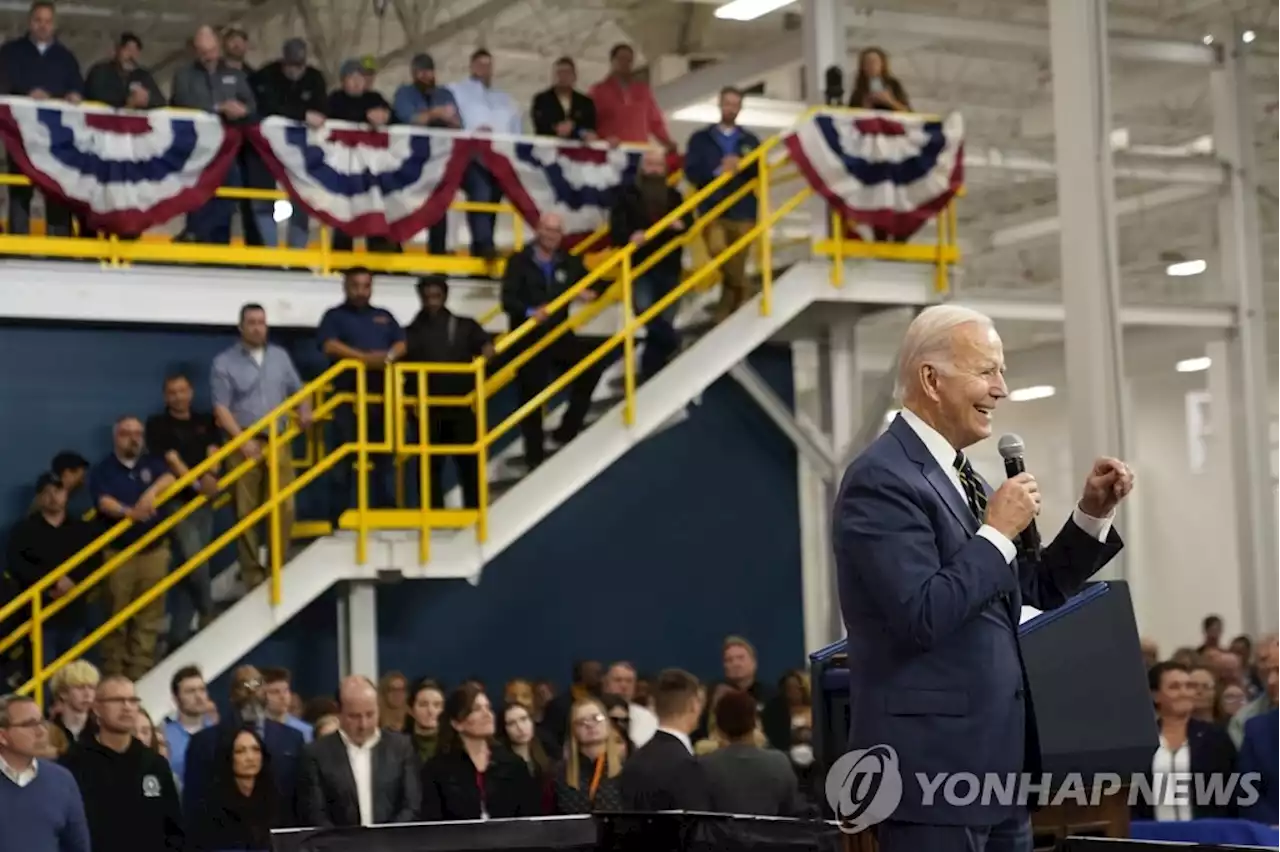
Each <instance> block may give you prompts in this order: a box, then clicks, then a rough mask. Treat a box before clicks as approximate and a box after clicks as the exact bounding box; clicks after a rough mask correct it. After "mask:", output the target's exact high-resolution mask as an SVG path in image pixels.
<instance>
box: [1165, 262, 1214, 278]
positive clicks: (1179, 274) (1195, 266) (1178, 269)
mask: <svg viewBox="0 0 1280 852" xmlns="http://www.w3.org/2000/svg"><path fill="white" fill-rule="evenodd" d="M1208 268H1209V264H1208V263H1206V262H1204V261H1203V260H1183V261H1179V262H1178V263H1171V264H1169V265H1168V266H1167V267H1165V270H1164V272H1165V274H1166V275H1168V276H1169V277H1170V278H1190V277H1191V276H1192V275H1199V274H1201V273H1202V272H1204V271H1205V270H1206V269H1208Z"/></svg>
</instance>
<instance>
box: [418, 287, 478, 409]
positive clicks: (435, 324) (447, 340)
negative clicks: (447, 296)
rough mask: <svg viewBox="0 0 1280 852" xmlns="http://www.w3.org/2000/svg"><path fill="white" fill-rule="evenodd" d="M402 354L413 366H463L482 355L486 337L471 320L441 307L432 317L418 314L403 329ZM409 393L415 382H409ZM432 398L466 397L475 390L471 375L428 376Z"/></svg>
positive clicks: (421, 313) (445, 374)
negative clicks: (403, 347) (403, 343)
mask: <svg viewBox="0 0 1280 852" xmlns="http://www.w3.org/2000/svg"><path fill="white" fill-rule="evenodd" d="M404 338H405V355H404V358H403V359H402V360H404V361H406V362H411V363H416V364H433V363H434V364H441V363H444V364H465V363H467V362H468V361H472V360H474V359H475V358H476V357H477V356H479V355H481V354H482V353H483V352H484V348H485V345H486V344H487V343H488V342H489V335H488V333H486V332H485V330H484V328H482V327H481V325H480V323H478V322H476V321H475V320H473V319H472V318H471V317H460V316H458V315H457V314H455V313H453V312H452V311H450V310H449V309H448V308H444V309H442V310H441V311H439V312H438V313H436V314H435V315H434V316H433V315H431V314H428V313H427V312H426V311H419V312H418V315H417V316H416V317H414V318H413V322H411V323H409V324H408V325H407V326H405V330H404ZM408 385H409V388H410V392H411V393H412V392H413V388H416V387H417V381H416V380H414V379H410V380H409V382H408ZM427 386H428V387H429V388H430V389H431V395H432V396H466V395H467V394H468V393H470V392H471V391H473V390H475V380H474V379H472V377H471V376H467V375H461V374H458V373H435V374H428V381H427Z"/></svg>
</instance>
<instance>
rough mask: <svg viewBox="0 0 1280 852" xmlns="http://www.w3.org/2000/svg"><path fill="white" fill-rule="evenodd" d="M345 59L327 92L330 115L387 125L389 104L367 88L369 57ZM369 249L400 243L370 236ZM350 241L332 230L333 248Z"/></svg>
mask: <svg viewBox="0 0 1280 852" xmlns="http://www.w3.org/2000/svg"><path fill="white" fill-rule="evenodd" d="M370 59H371V57H365V59H363V60H361V59H348V60H346V61H344V62H343V63H342V66H341V68H340V69H339V73H338V76H339V78H340V79H339V80H338V88H337V89H334V90H333V91H332V92H330V93H329V107H328V113H329V118H330V119H334V120H336V121H351V122H355V123H356V124H371V125H373V126H374V127H375V128H382V127H386V126H387V125H388V124H390V123H391V122H392V120H393V116H392V114H391V104H389V103H387V99H386V98H384V97H383V96H382V93H381V92H379V91H378V90H377V89H373V88H370V86H369V75H368V71H367V65H368V60H370ZM366 243H367V245H368V249H369V251H379V252H396V251H399V250H400V246H399V245H397V244H396V243H393V242H392V241H391V240H389V239H387V238H386V237H381V236H371V237H368V238H367V240H366ZM352 245H353V240H352V238H351V237H350V236H348V235H347V234H344V233H342V232H341V231H339V230H338V229H336V228H335V229H334V231H333V250H334V251H351V249H352Z"/></svg>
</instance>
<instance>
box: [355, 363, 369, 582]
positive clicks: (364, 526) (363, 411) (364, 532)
mask: <svg viewBox="0 0 1280 852" xmlns="http://www.w3.org/2000/svg"><path fill="white" fill-rule="evenodd" d="M368 385H369V379H368V377H367V376H366V375H365V368H364V365H363V364H361V365H360V366H359V367H358V368H357V369H356V399H355V406H356V412H355V414H356V564H357V565H363V564H364V563H365V562H366V561H367V560H368V558H369V516H368V512H369V477H368V470H369V418H368V409H369V389H368Z"/></svg>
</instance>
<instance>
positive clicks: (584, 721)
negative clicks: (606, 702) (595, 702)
mask: <svg viewBox="0 0 1280 852" xmlns="http://www.w3.org/2000/svg"><path fill="white" fill-rule="evenodd" d="M607 718H608V717H607V716H604V715H602V714H600V713H594V714H592V715H590V716H583V717H582V718H581V719H578V720H577V721H575V722H574V724H575V725H582V726H583V727H586V726H587V725H598V724H600V723H601V722H603V721H604V720H605V719H607Z"/></svg>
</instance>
